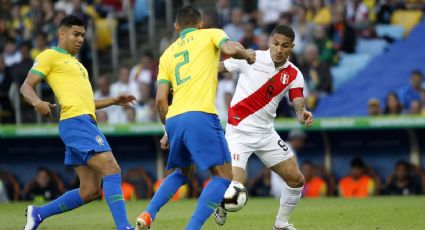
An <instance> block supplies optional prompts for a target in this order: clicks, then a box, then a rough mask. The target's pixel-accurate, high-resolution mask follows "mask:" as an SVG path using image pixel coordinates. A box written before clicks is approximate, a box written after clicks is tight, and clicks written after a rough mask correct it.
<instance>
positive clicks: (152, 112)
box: [135, 82, 158, 122]
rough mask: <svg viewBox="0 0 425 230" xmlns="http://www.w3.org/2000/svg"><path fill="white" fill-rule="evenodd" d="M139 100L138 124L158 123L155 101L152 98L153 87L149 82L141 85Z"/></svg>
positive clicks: (137, 105)
mask: <svg viewBox="0 0 425 230" xmlns="http://www.w3.org/2000/svg"><path fill="white" fill-rule="evenodd" d="M138 98H139V100H138V101H137V104H136V107H135V111H136V122H153V121H157V119H158V118H157V116H156V109H155V102H154V99H153V98H151V87H150V84H149V83H148V82H140V83H139V96H138Z"/></svg>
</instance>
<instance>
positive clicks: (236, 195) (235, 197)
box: [222, 181, 248, 212]
mask: <svg viewBox="0 0 425 230" xmlns="http://www.w3.org/2000/svg"><path fill="white" fill-rule="evenodd" d="M247 201H248V192H247V191H246V188H245V186H243V184H241V183H239V182H237V181H232V183H230V185H229V188H227V190H226V192H225V193H224V198H223V202H222V207H223V208H224V209H225V210H226V211H229V212H236V211H239V210H240V209H242V208H243V207H244V206H245V205H246V202H247Z"/></svg>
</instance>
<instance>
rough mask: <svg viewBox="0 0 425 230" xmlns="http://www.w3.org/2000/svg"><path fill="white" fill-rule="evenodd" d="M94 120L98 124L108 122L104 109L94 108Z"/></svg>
mask: <svg viewBox="0 0 425 230" xmlns="http://www.w3.org/2000/svg"><path fill="white" fill-rule="evenodd" d="M96 121H97V123H98V124H105V123H108V113H107V112H106V111H104V110H96Z"/></svg>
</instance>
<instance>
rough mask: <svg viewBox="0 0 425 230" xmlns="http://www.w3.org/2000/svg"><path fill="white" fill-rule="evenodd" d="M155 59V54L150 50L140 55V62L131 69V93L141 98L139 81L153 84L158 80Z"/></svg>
mask: <svg viewBox="0 0 425 230" xmlns="http://www.w3.org/2000/svg"><path fill="white" fill-rule="evenodd" d="M153 68H154V61H153V54H152V53H151V52H150V51H145V52H144V53H143V54H142V56H140V59H139V63H138V64H137V65H135V66H134V67H133V68H132V69H131V71H130V79H129V87H130V93H131V94H132V95H134V96H135V97H136V98H137V100H139V99H140V98H139V96H140V92H139V83H141V82H142V83H145V84H152V82H155V81H156V78H155V77H154V75H155V71H154V69H153Z"/></svg>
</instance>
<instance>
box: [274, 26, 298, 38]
mask: <svg viewBox="0 0 425 230" xmlns="http://www.w3.org/2000/svg"><path fill="white" fill-rule="evenodd" d="M274 34H281V35H284V36H286V37H288V38H290V39H291V41H294V40H295V33H294V30H293V29H292V28H291V27H289V26H286V25H277V26H276V27H275V28H274V29H273V31H272V34H271V36H273V35H274Z"/></svg>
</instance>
